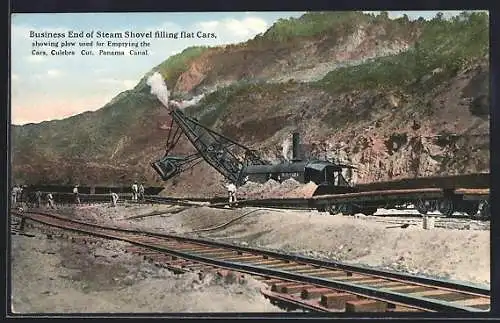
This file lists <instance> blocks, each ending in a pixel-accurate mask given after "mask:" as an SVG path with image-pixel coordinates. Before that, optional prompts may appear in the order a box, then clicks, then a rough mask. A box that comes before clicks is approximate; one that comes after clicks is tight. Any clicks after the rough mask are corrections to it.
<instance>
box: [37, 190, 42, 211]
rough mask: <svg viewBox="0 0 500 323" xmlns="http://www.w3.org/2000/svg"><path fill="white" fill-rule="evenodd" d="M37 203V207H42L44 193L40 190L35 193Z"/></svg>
mask: <svg viewBox="0 0 500 323" xmlns="http://www.w3.org/2000/svg"><path fill="white" fill-rule="evenodd" d="M35 202H36V207H38V208H39V207H41V206H42V192H40V190H37V191H36V192H35Z"/></svg>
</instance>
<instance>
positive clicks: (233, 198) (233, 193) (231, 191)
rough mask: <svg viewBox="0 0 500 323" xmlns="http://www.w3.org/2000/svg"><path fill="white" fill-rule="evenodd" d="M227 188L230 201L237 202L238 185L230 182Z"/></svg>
mask: <svg viewBox="0 0 500 323" xmlns="http://www.w3.org/2000/svg"><path fill="white" fill-rule="evenodd" d="M226 188H227V194H228V197H229V203H230V204H231V203H236V202H237V200H236V185H234V184H233V183H228V184H227V185H226Z"/></svg>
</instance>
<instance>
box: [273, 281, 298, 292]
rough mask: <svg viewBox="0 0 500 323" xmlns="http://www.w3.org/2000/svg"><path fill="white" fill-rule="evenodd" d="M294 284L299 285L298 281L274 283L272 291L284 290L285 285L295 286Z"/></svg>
mask: <svg viewBox="0 0 500 323" xmlns="http://www.w3.org/2000/svg"><path fill="white" fill-rule="evenodd" d="M293 285H297V283H295V282H280V283H274V284H272V286H271V291H273V292H282V290H283V287H285V286H293Z"/></svg>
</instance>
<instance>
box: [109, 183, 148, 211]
mask: <svg viewBox="0 0 500 323" xmlns="http://www.w3.org/2000/svg"><path fill="white" fill-rule="evenodd" d="M144 191H145V189H144V183H141V184H140V185H138V184H137V182H134V184H132V201H138V200H140V201H142V200H144ZM109 193H110V194H111V204H112V205H113V206H116V204H117V203H118V194H116V193H115V192H113V191H111V190H110V191H109Z"/></svg>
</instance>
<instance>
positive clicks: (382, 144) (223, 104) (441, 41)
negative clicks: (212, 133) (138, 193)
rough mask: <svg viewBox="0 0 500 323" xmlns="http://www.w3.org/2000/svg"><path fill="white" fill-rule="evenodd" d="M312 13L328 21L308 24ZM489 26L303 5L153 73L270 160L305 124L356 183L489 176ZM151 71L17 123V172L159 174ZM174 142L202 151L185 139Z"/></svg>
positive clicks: (203, 183) (159, 136)
mask: <svg viewBox="0 0 500 323" xmlns="http://www.w3.org/2000/svg"><path fill="white" fill-rule="evenodd" d="M311 22H314V24H312V25H314V26H321V28H319V27H317V28H319V29H318V30H315V31H314V32H310V29H307V28H306V29H304V28H305V27H304V26H310V24H309V23H311ZM487 24H488V20H487V19H484V17H479V16H475V15H472V16H471V15H462V16H460V17H459V18H457V19H456V20H454V21H450V22H445V21H441V20H437V19H436V20H433V21H430V22H423V21H416V22H409V21H407V20H405V19H399V20H396V21H395V20H389V19H386V18H380V17H371V16H368V15H363V14H362V13H345V14H344V15H342V14H340V15H332V16H328V15H324V14H306V15H305V16H304V17H302V18H300V19H298V20H297V21H291V22H290V21H281V22H277V24H276V25H275V26H273V27H272V28H271V29H269V30H268V31H267V32H266V33H264V34H263V35H260V36H258V37H256V38H255V39H253V40H250V41H248V42H247V43H243V44H238V45H231V46H226V47H219V48H194V49H188V50H186V51H185V52H184V53H181V54H179V55H178V56H175V57H172V58H170V59H168V60H167V61H165V63H163V64H161V65H160V66H158V67H155V68H154V69H153V70H152V71H159V72H160V73H161V74H163V76H164V77H165V78H166V79H167V85H168V86H169V89H171V90H172V93H171V94H172V96H173V97H174V98H176V99H179V100H182V99H184V100H187V101H189V100H191V101H189V102H191V103H193V102H198V101H199V100H200V99H201V100H200V101H199V102H198V103H197V104H195V105H193V106H190V107H188V108H185V112H186V113H187V114H190V115H193V116H195V117H197V118H198V120H200V122H202V123H204V124H205V125H207V126H209V127H211V128H212V129H214V130H216V131H219V132H221V133H223V134H224V135H227V136H229V137H231V138H234V139H235V140H237V141H238V142H240V143H242V144H244V145H247V146H249V147H251V148H255V149H258V150H259V151H260V152H261V153H262V155H263V157H264V158H267V159H269V160H277V159H282V158H283V156H282V155H283V150H284V149H283V144H284V143H285V145H286V143H287V142H291V141H290V136H291V132H293V131H296V130H298V131H300V132H301V134H302V141H303V143H305V144H306V145H307V146H308V147H310V149H311V150H312V152H313V154H316V155H324V156H327V157H328V158H331V159H340V160H343V161H350V162H352V163H354V164H355V165H357V166H358V168H359V171H358V172H357V180H358V182H370V181H374V180H384V179H394V178H400V177H412V176H427V175H437V174H458V173H460V174H463V173H474V172H486V171H489V86H488V82H489V66H488V56H487V55H488V54H487V53H488V41H487V40H488V39H487V34H488V31H487ZM285 27H286V28H285ZM280 28H281V29H280ZM308 28H309V27H308ZM315 28H316V27H315ZM484 28H486V29H485V30H486V31H484V30H483V29H484ZM283 30H285V31H286V32H285V31H283ZM303 30H306V31H307V32H303ZM478 30H479V31H478ZM298 31H300V32H298ZM478 33H479V34H478ZM458 35H460V37H458ZM485 37H486V38H485ZM485 39H486V40H485ZM150 74H151V73H148V74H147V75H146V77H145V78H144V79H143V80H141V82H139V84H138V85H137V86H136V87H135V88H134V89H133V90H130V91H127V92H124V93H121V94H120V95H119V96H117V97H116V98H115V99H113V100H112V101H111V102H110V103H108V104H107V105H106V106H105V107H103V108H102V109H100V110H98V111H95V112H88V113H84V114H81V115H78V116H74V117H71V118H68V119H65V120H61V121H51V122H44V123H41V124H36V125H26V126H22V127H18V126H14V127H13V136H12V137H13V175H14V177H15V178H16V180H18V181H21V182H23V181H24V182H31V183H33V182H40V181H43V182H46V183H59V184H61V183H68V184H72V183H74V182H75V181H78V182H80V183H82V184H85V183H93V184H128V183H129V182H130V181H132V180H134V179H138V180H145V181H146V182H148V183H149V184H155V185H157V184H159V183H162V182H161V180H160V179H159V177H158V176H157V174H156V173H154V171H153V170H152V169H151V167H150V165H149V163H150V162H151V161H153V160H155V159H157V158H159V157H161V156H162V154H163V152H164V145H165V141H166V136H167V134H168V125H169V122H170V117H169V116H168V115H167V114H166V113H165V109H164V108H163V107H162V106H161V104H160V103H159V101H158V100H157V99H156V98H155V97H154V96H153V95H151V94H150V89H149V87H148V86H147V84H146V82H145V80H146V78H147V76H148V75H150ZM187 101H185V102H187ZM288 145H289V143H288ZM285 150H286V149H285ZM289 151H291V149H289ZM175 152H176V153H182V154H184V153H191V152H193V148H192V146H191V144H190V143H189V142H188V141H187V140H185V139H181V140H180V141H179V143H178V145H177V147H176V149H175ZM221 180H222V177H221V176H220V175H219V174H218V173H216V172H215V171H214V170H213V169H212V168H211V167H210V166H209V165H208V164H206V163H201V164H199V165H198V166H196V167H195V168H194V169H193V170H191V171H188V172H186V173H184V174H182V175H180V176H179V177H178V178H177V179H175V180H172V181H170V182H168V183H165V185H166V187H167V189H166V191H165V192H166V193H167V194H173V193H178V194H184V193H197V194H210V193H212V192H214V191H221V190H222V189H223V188H222V186H221V185H220V181H221Z"/></svg>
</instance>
